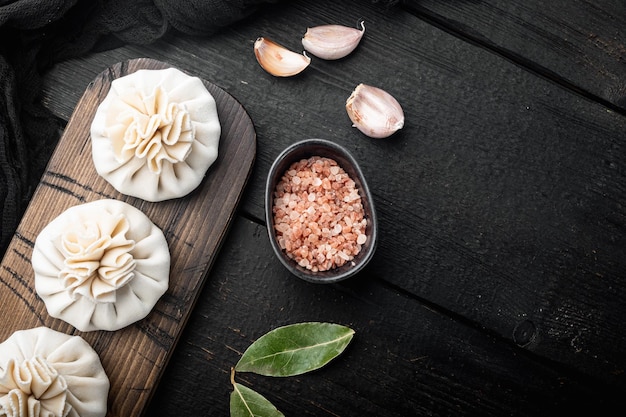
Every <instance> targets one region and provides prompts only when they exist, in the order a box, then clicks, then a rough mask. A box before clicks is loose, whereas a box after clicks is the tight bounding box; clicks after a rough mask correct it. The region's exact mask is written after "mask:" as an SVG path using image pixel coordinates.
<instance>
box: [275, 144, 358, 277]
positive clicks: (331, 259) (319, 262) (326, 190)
mask: <svg viewBox="0 0 626 417" xmlns="http://www.w3.org/2000/svg"><path fill="white" fill-rule="evenodd" d="M272 210H273V215H274V229H275V231H276V235H277V239H278V242H279V244H280V247H281V248H282V249H283V250H285V252H286V254H287V256H289V257H290V258H292V259H294V260H295V261H296V262H297V263H298V264H299V265H300V266H302V267H303V268H307V269H309V270H311V271H326V270H329V269H332V268H336V267H339V266H341V265H343V264H345V263H346V262H349V261H352V260H353V259H354V257H355V256H356V255H357V254H358V253H359V251H360V250H361V246H362V245H363V244H365V242H366V241H367V236H366V234H365V228H366V225H367V220H366V219H365V215H364V210H363V205H362V202H361V197H360V196H359V193H358V190H357V189H356V185H355V183H354V181H353V180H352V179H351V178H350V176H349V175H348V174H347V173H346V172H345V171H344V170H343V169H342V168H341V167H340V166H339V165H338V164H337V162H336V161H334V160H332V159H330V158H323V157H319V156H314V157H311V158H308V159H302V160H300V161H298V162H295V163H293V164H292V165H291V166H290V167H289V169H288V170H287V171H286V172H285V174H284V175H283V177H282V178H281V180H280V182H279V183H278V184H277V186H276V189H275V191H274V206H273V208H272ZM307 245H308V246H307ZM352 263H354V262H352Z"/></svg>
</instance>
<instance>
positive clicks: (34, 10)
mask: <svg viewBox="0 0 626 417" xmlns="http://www.w3.org/2000/svg"><path fill="white" fill-rule="evenodd" d="M276 1H278V0H185V1H182V0H134V1H128V0H18V1H9V0H0V258H1V257H2V256H3V255H4V252H5V251H6V248H7V246H8V244H9V242H10V239H11V237H12V236H13V233H14V232H15V229H16V228H17V225H18V222H19V219H20V218H21V216H22V215H23V213H24V211H25V210H26V206H27V204H28V201H29V200H30V198H31V196H32V194H33V191H34V189H35V187H36V185H37V183H38V182H39V179H40V177H41V175H42V173H43V170H44V168H45V165H46V164H47V161H48V160H49V158H50V156H51V154H52V151H53V149H54V147H55V145H56V143H57V141H58V139H59V136H60V132H61V129H62V126H61V124H60V122H59V121H58V120H56V119H55V118H54V117H53V116H52V115H51V114H49V112H48V111H47V110H46V109H45V108H44V107H43V105H42V104H41V102H40V101H39V99H40V92H41V78H42V75H43V74H44V73H45V71H46V70H47V69H49V68H50V67H51V66H52V65H54V64H55V63H57V62H60V61H62V60H65V59H69V58H74V57H78V56H81V55H83V54H86V53H88V52H92V51H99V50H104V49H109V48H113V47H117V46H121V45H123V44H147V43H150V42H154V41H156V40H157V39H159V38H161V37H162V36H163V35H165V34H166V33H167V32H168V31H173V30H175V31H180V32H182V33H184V34H188V35H193V36H208V35H211V34H212V33H214V32H215V31H217V30H219V29H220V28H221V27H224V26H227V25H229V24H231V23H233V22H235V21H237V20H240V19H242V18H244V17H247V16H249V15H250V14H251V13H252V12H253V11H254V10H256V9H257V8H258V7H260V6H261V4H262V3H272V2H276Z"/></svg>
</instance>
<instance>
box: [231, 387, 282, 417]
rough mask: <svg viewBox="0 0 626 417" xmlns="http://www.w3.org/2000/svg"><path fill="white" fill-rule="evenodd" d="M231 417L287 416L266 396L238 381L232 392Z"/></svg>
mask: <svg viewBox="0 0 626 417" xmlns="http://www.w3.org/2000/svg"><path fill="white" fill-rule="evenodd" d="M230 417H285V416H284V415H283V413H281V412H280V411H278V409H277V408H276V407H274V405H273V404H272V403H271V402H270V401H269V400H268V399H267V398H265V397H264V396H262V395H261V394H259V393H258V392H256V391H254V390H253V389H250V388H248V387H246V386H244V385H241V384H239V383H237V382H235V383H233V392H231V394H230Z"/></svg>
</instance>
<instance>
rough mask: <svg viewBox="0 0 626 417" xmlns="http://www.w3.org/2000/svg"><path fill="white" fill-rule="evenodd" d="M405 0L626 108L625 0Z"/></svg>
mask: <svg viewBox="0 0 626 417" xmlns="http://www.w3.org/2000/svg"><path fill="white" fill-rule="evenodd" d="M403 4H404V5H405V7H406V9H407V10H411V11H412V12H413V13H416V15H417V16H420V17H421V18H424V19H427V20H428V21H430V22H432V23H434V24H436V25H439V26H441V27H442V28H445V30H448V31H450V32H452V33H454V34H455V35H456V36H460V37H462V38H465V39H468V40H471V41H472V42H476V43H478V44H481V45H483V46H484V47H486V48H489V49H491V50H493V51H495V52H496V53H498V54H502V55H503V56H506V57H507V58H510V59H512V60H514V61H516V62H518V63H519V64H520V65H523V66H525V67H527V68H529V69H531V70H532V71H536V72H538V73H539V74H542V75H543V76H546V77H548V78H550V79H553V80H555V81H556V82H558V83H562V84H563V85H566V86H567V87H568V88H571V89H572V90H575V91H578V92H579V93H581V94H583V95H585V96H590V97H595V98H596V99H598V100H602V101H604V102H606V104H607V105H610V106H611V107H614V108H615V109H617V110H620V111H622V112H624V111H626V31H624V28H625V27H626V3H624V2H623V1H621V0H601V1H599V0H595V1H571V0H552V1H541V0H529V1H524V2H511V1H506V0H481V1H456V0H444V1H441V0H425V1H422V0H420V1H415V0H407V1H404V2H403Z"/></svg>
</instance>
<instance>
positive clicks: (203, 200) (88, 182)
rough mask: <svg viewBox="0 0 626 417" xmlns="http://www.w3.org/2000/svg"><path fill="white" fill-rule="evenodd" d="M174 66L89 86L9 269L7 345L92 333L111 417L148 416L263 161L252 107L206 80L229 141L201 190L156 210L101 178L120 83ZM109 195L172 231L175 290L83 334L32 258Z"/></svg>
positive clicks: (0, 273) (130, 68)
mask: <svg viewBox="0 0 626 417" xmlns="http://www.w3.org/2000/svg"><path fill="white" fill-rule="evenodd" d="M167 67H169V65H167V64H165V63H163V62H159V61H155V60H151V59H135V60H131V61H127V62H123V63H119V64H117V65H114V66H113V67H110V68H108V69H106V70H105V71H103V72H102V73H101V74H100V75H99V76H98V77H96V79H95V80H94V81H93V82H92V83H91V84H89V86H88V87H87V89H86V91H85V93H84V95H83V96H82V98H81V99H80V101H79V102H78V104H77V106H76V109H75V110H74V113H73V115H72V117H71V118H70V121H69V123H68V125H67V127H66V129H65V131H64V134H63V136H62V137H61V140H60V141H59V144H58V146H57V148H56V150H55V152H54V154H53V155H52V158H51V160H50V162H49V164H48V167H47V169H46V171H45V173H44V175H43V177H42V179H41V182H40V184H39V186H38V188H37V190H36V191H35V193H34V195H33V198H32V200H31V202H30V205H29V207H28V209H27V211H26V213H25V215H24V217H23V218H22V221H21V223H20V225H19V227H18V229H17V231H16V233H15V236H14V237H13V239H12V241H11V243H10V245H9V247H8V250H7V252H6V254H5V257H4V259H3V260H2V265H1V268H0V306H2V307H1V308H2V314H0V341H3V340H5V339H6V338H8V337H9V336H10V335H11V334H12V333H13V332H14V331H16V330H20V329H28V328H32V327H38V326H47V327H50V328H52V329H55V330H58V331H62V332H65V333H68V334H77V335H80V336H82V337H83V338H84V339H85V340H87V341H88V342H89V343H90V344H91V346H92V347H93V348H94V349H95V350H96V352H98V354H99V355H100V359H101V361H102V364H103V366H104V368H105V370H106V372H107V375H108V376H109V379H110V381H111V390H110V392H109V398H108V409H109V412H108V414H107V415H108V416H111V417H113V416H120V417H122V416H123V417H127V416H138V415H141V414H142V413H143V410H144V409H145V406H146V404H147V403H148V401H149V400H150V397H151V395H152V394H153V392H154V389H155V388H156V386H157V383H158V381H159V378H160V377H161V375H162V373H163V370H164V368H165V365H166V363H167V361H168V359H169V357H170V355H171V353H172V350H173V349H174V347H175V346H176V343H177V341H178V339H179V336H180V334H181V331H182V329H183V327H184V326H185V323H186V322H187V319H188V318H189V315H190V313H191V311H192V309H193V306H194V304H195V301H196V299H197V297H198V294H199V292H200V289H201V287H202V285H203V283H204V281H205V279H206V277H207V275H208V272H209V270H210V269H211V266H212V265H213V263H214V261H215V258H216V256H217V254H218V252H219V249H220V246H221V243H222V240H223V239H224V236H225V235H226V233H227V231H228V228H229V226H230V224H231V221H232V219H233V215H234V212H235V209H236V207H237V204H238V203H239V200H240V198H241V195H242V193H243V189H244V187H245V184H246V182H247V180H248V177H249V175H250V172H251V170H252V166H253V164H254V159H255V154H256V134H255V131H254V126H253V124H252V121H251V120H250V117H249V116H248V114H247V113H246V111H245V110H244V108H243V107H242V106H241V105H240V104H239V103H238V102H237V101H236V100H235V99H234V98H233V97H232V96H230V95H229V94H228V93H226V92H225V91H223V90H222V89H220V88H219V87H217V86H215V85H213V84H211V83H209V82H206V81H204V84H205V85H206V87H207V89H208V90H209V91H210V92H211V94H212V95H213V97H214V98H215V100H216V102H217V108H218V114H219V118H220V123H221V126H222V135H221V138H220V145H219V156H218V159H217V160H216V161H215V162H214V164H213V165H212V166H211V167H210V168H209V171H208V172H207V175H206V176H205V178H204V180H203V182H202V183H201V184H200V186H199V187H198V188H197V189H196V190H195V191H193V192H192V193H191V194H189V195H187V196H185V197H182V198H179V199H176V200H170V201H165V202H158V203H149V202H145V201H143V200H140V199H137V198H133V197H128V196H124V195H122V194H120V193H118V192H117V191H116V190H115V189H114V188H113V187H112V186H110V185H109V184H108V183H107V182H106V181H105V180H104V179H103V178H101V177H100V176H99V175H98V174H97V173H96V170H95V168H94V165H93V161H92V156H91V142H90V135H89V130H90V127H91V121H92V119H93V117H94V115H95V112H96V109H97V107H98V105H99V104H100V102H101V101H102V100H103V99H104V97H105V96H106V94H107V92H108V91H109V87H110V84H111V81H112V80H114V79H115V78H119V77H121V76H124V75H127V74H130V73H133V72H135V71H137V70H139V69H164V68H167ZM190 75H193V74H190ZM102 198H114V199H118V200H122V201H125V202H127V203H130V204H132V205H133V206H135V207H137V208H138V209H140V210H142V211H143V212H144V213H145V214H146V215H147V216H148V217H149V218H150V219H151V220H152V221H153V222H154V223H155V224H156V225H157V226H159V227H160V228H161V230H163V233H164V234H165V237H166V239H167V242H168V245H169V248H170V253H171V258H172V259H171V273H170V283H169V289H168V291H167V292H166V293H165V295H163V297H161V299H160V300H159V302H158V303H157V304H156V306H155V307H154V309H153V310H152V312H151V313H150V314H149V315H148V316H147V317H146V318H145V319H143V320H140V321H139V322H137V323H135V324H132V325H130V326H128V327H126V328H124V329H121V330H118V331H115V332H106V331H96V332H79V331H77V330H76V329H75V328H74V327H72V326H70V325H69V324H67V323H65V322H63V321H61V320H57V319H54V318H52V317H50V316H49V315H48V313H47V311H46V308H45V305H44V303H43V301H42V300H41V299H40V298H39V297H38V296H37V294H36V293H35V289H34V288H35V287H34V274H33V269H32V266H31V261H30V259H31V254H32V250H33V246H34V242H35V239H36V237H37V235H38V234H39V232H40V230H41V229H42V228H43V227H45V226H46V225H47V224H48V223H49V222H50V221H51V220H53V219H54V218H55V217H56V216H58V215H59V214H61V213H62V212H63V211H64V210H66V209H67V208H69V207H71V206H74V205H77V204H81V203H86V202H90V201H93V200H98V199H102ZM219 330H220V329H216V332H219Z"/></svg>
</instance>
